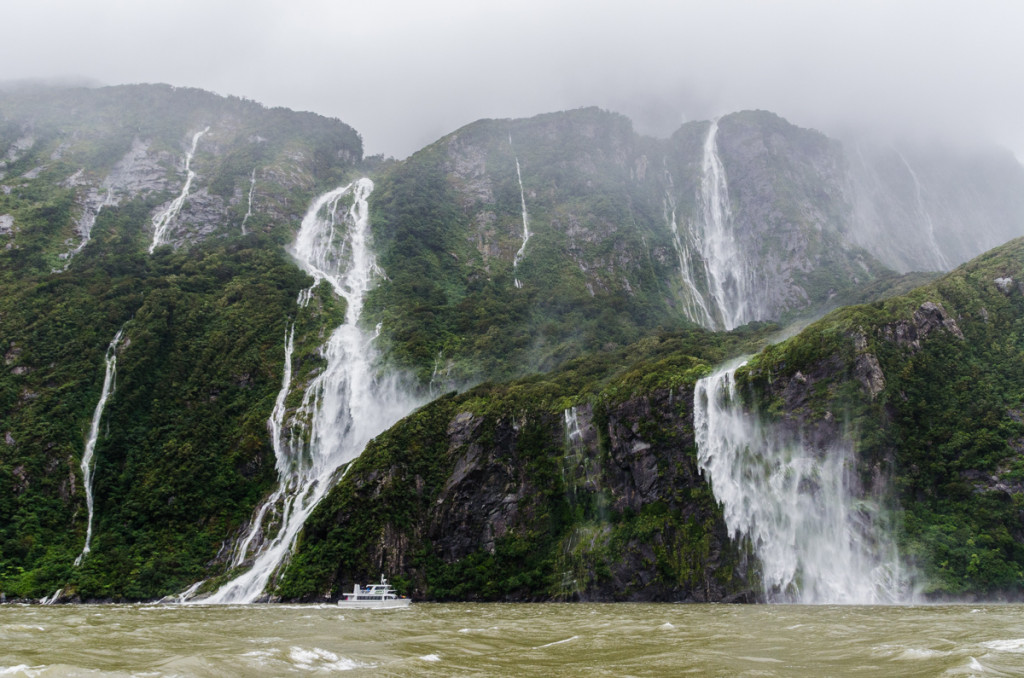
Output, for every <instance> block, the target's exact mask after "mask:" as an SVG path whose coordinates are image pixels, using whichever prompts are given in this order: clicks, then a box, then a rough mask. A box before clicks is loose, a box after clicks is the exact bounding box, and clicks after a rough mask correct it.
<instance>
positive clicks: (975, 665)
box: [967, 657, 985, 671]
mask: <svg viewBox="0 0 1024 678" xmlns="http://www.w3.org/2000/svg"><path fill="white" fill-rule="evenodd" d="M970 660H971V661H969V662H967V668H968V669H970V670H971V671H984V670H985V667H984V666H982V665H981V662H979V661H978V660H977V659H975V658H974V657H971V658H970Z"/></svg>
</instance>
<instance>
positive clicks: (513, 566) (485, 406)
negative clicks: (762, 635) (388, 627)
mask: <svg viewBox="0 0 1024 678" xmlns="http://www.w3.org/2000/svg"><path fill="white" fill-rule="evenodd" d="M774 329H775V328H773V327H770V326H764V327H761V328H759V329H757V330H756V331H755V330H754V329H753V328H748V329H747V330H745V331H744V332H737V333H731V334H714V333H709V332H705V331H701V330H694V331H690V332H686V333H681V334H662V335H658V336H652V337H649V338H647V339H644V340H643V341H641V342H639V343H638V344H635V345H633V346H630V347H627V348H624V349H620V350H618V351H613V352H608V353H598V354H594V355H591V356H588V357H585V358H578V359H575V360H572V361H569V362H568V363H566V364H565V365H564V366H562V367H560V368H558V369H556V370H554V371H553V372H551V373H549V374H544V375H534V376H532V377H528V378H525V379H521V380H518V381H515V382H511V383H508V384H504V385H495V384H483V385H481V386H478V387H476V388H474V389H471V390H470V391H468V392H466V393H464V394H461V395H456V394H449V395H446V396H444V397H441V398H439V399H437V400H435V401H434V402H432V403H430V404H429V405H427V406H425V407H423V408H421V409H420V410H419V411H417V412H415V413H414V414H412V415H410V416H409V417H407V418H406V419H404V420H403V421H402V422H400V423H399V424H397V425H396V426H395V427H393V428H392V429H391V430H389V431H387V432H386V433H384V434H382V435H380V436H378V437H377V438H376V439H375V440H374V441H373V442H371V443H370V445H369V446H368V447H367V449H366V451H365V452H364V453H363V455H362V456H361V457H359V459H357V460H356V461H354V462H353V463H352V465H351V467H350V468H349V470H348V472H347V473H346V475H345V477H344V479H343V480H342V481H341V482H340V483H339V484H338V486H337V487H336V488H335V489H334V490H333V491H332V492H331V493H330V494H329V495H328V497H327V498H326V499H325V500H324V501H323V503H321V505H320V506H319V507H318V508H317V510H316V511H315V512H314V513H313V515H312V516H311V517H310V520H309V521H308V522H307V524H306V528H305V530H304V532H303V536H302V538H301V540H300V544H299V546H298V549H297V551H296V553H295V554H294V556H293V558H292V561H291V564H290V566H289V567H288V569H287V570H286V573H285V576H284V578H283V580H282V582H281V584H280V586H279V588H278V591H277V593H278V594H279V595H281V596H283V597H284V598H288V599H303V600H312V599H318V598H320V597H321V596H323V595H337V594H338V593H339V592H340V591H341V590H342V589H345V588H348V587H349V586H350V585H351V583H352V582H354V581H366V580H369V579H373V578H375V577H376V575H377V573H378V572H379V571H380V570H381V569H382V568H383V569H384V570H385V571H390V572H395V573H397V572H401V573H403V579H402V583H403V585H404V586H405V587H406V589H405V590H406V591H407V592H410V593H412V592H415V593H416V594H417V595H419V596H426V597H428V598H431V599H437V600H449V599H452V600H458V599H465V598H467V597H468V598H474V599H483V600H533V599H538V600H539V599H550V598H569V599H576V598H587V597H595V596H596V597H605V598H615V599H632V598H634V597H637V596H641V597H643V596H647V597H655V598H658V599H680V598H682V599H710V598H712V595H711V594H710V593H706V594H705V593H702V592H709V591H726V592H728V593H729V594H733V593H739V592H744V591H746V589H747V587H748V586H749V583H748V581H746V580H745V579H743V578H742V577H740V576H738V575H737V568H739V567H740V565H739V563H740V562H741V558H740V554H738V553H737V552H736V551H735V549H734V547H733V546H731V545H729V544H728V543H725V542H727V540H726V538H725V536H724V525H723V524H722V522H721V515H720V513H719V509H718V506H717V504H716V502H715V501H714V498H713V496H712V495H711V493H710V490H709V488H708V487H707V485H706V484H704V482H703V480H698V473H697V471H696V465H695V449H694V447H693V437H692V435H693V434H692V429H691V424H690V423H689V420H688V419H687V417H688V415H689V409H690V407H691V404H692V400H693V396H692V387H693V384H694V383H695V382H696V380H697V379H698V378H700V377H701V376H703V375H704V374H706V373H707V371H709V370H710V369H711V367H712V365H713V364H714V363H716V362H718V361H720V360H722V359H724V357H725V356H726V355H733V354H736V353H739V352H748V351H751V350H754V348H755V347H756V346H759V345H760V344H761V343H763V341H764V339H765V337H766V336H767V335H768V333H769V331H770V330H774ZM673 394H674V395H673ZM573 406H581V407H584V408H589V410H590V411H592V413H593V414H592V419H593V422H594V430H595V431H597V436H598V438H597V439H596V440H592V441H591V443H589V444H588V446H587V447H586V448H585V449H579V450H577V449H576V448H574V447H573V446H572V445H571V444H570V443H569V442H568V441H567V439H566V435H567V434H566V431H565V424H564V415H563V412H564V410H565V409H567V408H569V407H573ZM460 422H461V423H460ZM513 422H514V423H513ZM631 426H632V427H634V428H635V430H636V431H638V432H639V433H638V434H637V435H638V438H637V439H638V440H642V441H643V442H644V444H645V445H648V446H654V447H655V452H652V456H651V459H652V460H653V463H655V464H656V466H657V468H656V469H654V470H652V469H648V468H647V467H646V466H644V465H643V464H640V463H639V462H637V461H636V460H635V459H633V458H632V454H633V453H632V452H630V451H629V450H631V449H633V448H631V447H624V445H625V444H624V443H621V442H613V441H612V439H611V438H610V437H609V436H610V435H611V434H610V433H609V432H610V431H612V430H615V431H619V430H620V429H621V428H622V427H625V428H626V429H628V428H629V427H631ZM460 427H466V428H460ZM461 431H465V432H464V433H463V432H461ZM615 435H616V436H623V435H626V436H629V435H631V434H629V433H624V432H619V433H616V434H615ZM630 465H636V468H634V469H633V470H630V471H623V468H629V467H630ZM624 474H625V475H624ZM636 474H641V475H643V474H648V475H649V476H650V477H648V478H647V480H648V481H650V482H653V483H655V484H656V486H657V491H649V494H650V496H645V497H644V498H642V499H641V498H638V497H636V496H633V495H632V494H631V493H634V492H636V490H635V489H629V488H632V487H633V483H634V482H640V481H637V480H635V479H634V476H635V475H636ZM651 474H653V475H651ZM512 498H514V506H515V508H511V506H512V505H510V504H509V503H508V502H509V501H513V499H512ZM482 514H489V515H490V518H489V519H485V518H484V517H483V515H482ZM496 516H497V517H496ZM488 520H490V521H492V522H490V523H488ZM488 524H490V525H491V526H492V527H493V525H495V524H499V525H505V527H506V528H507V531H505V532H504V533H503V534H492V533H490V532H489V530H490V529H492V528H489V527H488ZM495 529H501V528H495ZM488 534H492V536H491V537H490V538H488V536H487V535H488ZM624 567H625V570H626V571H625V572H623V569H624ZM634 570H635V571H634ZM622 577H625V580H622ZM704 595H706V596H707V597H706V598H702V597H701V596H704Z"/></svg>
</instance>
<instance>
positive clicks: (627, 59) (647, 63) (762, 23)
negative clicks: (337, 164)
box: [0, 0, 1024, 158]
mask: <svg viewBox="0 0 1024 678" xmlns="http://www.w3.org/2000/svg"><path fill="white" fill-rule="evenodd" d="M4 24H5V27H6V28H7V30H6V31H5V32H4V39H3V40H2V41H0V62H2V63H3V64H4V68H3V70H2V71H0V79H3V80H21V79H26V78H54V77H81V78H85V79H89V80H92V81H99V82H102V83H104V84H121V83H135V82H168V83H170V84H173V85H178V86H189V87H200V88H204V89H209V90H213V91H216V92H218V93H221V94H233V95H236V96H242V97H246V98H251V99H255V100H258V101H260V102H263V103H266V104H268V105H271V106H286V107H289V108H293V109H299V110H303V109H305V110H313V111H316V112H318V113H321V114H324V115H329V116H334V117H338V118H340V119H341V120H343V121H345V122H346V123H348V124H350V125H352V126H354V127H355V128H356V129H357V130H359V132H360V133H361V134H362V135H363V137H364V139H365V143H366V150H367V152H368V153H371V154H372V153H384V154H388V155H394V156H396V157H404V156H406V155H408V154H409V153H412V152H413V151H415V150H416V149H418V148H420V147H422V146H424V145H425V144H427V143H429V142H431V141H433V140H434V139H437V138H438V137H439V136H441V135H443V134H445V133H447V132H449V131H451V130H453V129H456V128H457V127H459V126H461V125H463V124H465V123H468V122H471V121H473V120H476V119H478V118H484V117H502V118H504V117H522V116H529V115H533V114H536V113H540V112H545V111H553V110H559V109H567V108H575V107H580V106H589V105H598V106H601V107H604V108H607V109H611V110H615V111H619V112H622V113H625V114H626V115H628V116H630V117H631V118H632V119H633V120H634V123H635V125H636V127H637V129H638V130H639V131H641V132H646V133H651V134H656V135H664V134H667V133H669V132H670V131H672V130H673V129H675V128H676V127H677V126H678V125H679V123H680V122H683V121H685V120H695V119H708V118H711V117H715V116H718V115H721V114H724V113H727V112H730V111H735V110H739V109H745V108H762V109H768V110H772V111H774V112H776V113H779V114H780V115H783V116H785V117H786V118H787V119H789V120H791V121H793V122H795V123H797V124H801V125H806V126H812V127H817V128H819V129H823V130H824V131H826V132H829V133H831V134H839V135H845V134H848V133H854V132H856V133H860V132H861V131H862V130H863V129H865V128H869V129H872V130H879V129H880V130H882V131H885V132H890V133H891V132H895V133H898V134H900V135H901V136H902V134H903V133H905V132H908V131H912V132H914V133H915V134H917V135H920V136H922V137H924V138H925V139H926V140H931V139H933V138H935V137H941V138H943V139H945V140H947V141H952V142H980V143H989V142H995V143H999V144H1002V145H1005V146H1007V147H1009V148H1011V149H1012V150H1013V151H1015V152H1016V154H1017V156H1018V158H1021V157H1024V122H1022V120H1024V116H1022V115H1021V112H1022V111H1024V92H1022V91H1021V89H1020V88H1019V87H1018V86H1017V84H1018V83H1020V82H1021V81H1024V47H1022V43H1021V41H1020V39H1019V27H1020V26H1021V25H1024V5H1020V4H1019V3H1013V2H1009V1H996V2H988V3H984V4H983V5H971V6H968V5H967V4H966V3H957V2H949V1H942V2H930V1H926V0H912V1H908V2H901V3H889V2H875V1H872V2H858V3H848V4H846V5H844V6H841V7H835V6H833V3H818V2H813V1H811V0H791V1H786V2H772V3H755V2H743V1H738V0H730V1H729V2H716V3H707V2H705V3H697V2H684V3H677V2H661V1H658V0H642V1H641V2H633V3H626V4H623V3H612V2H607V1H605V0H601V1H600V2H582V1H581V0H570V1H568V2H559V3H544V2H539V1H537V0H524V1H522V2H516V3H500V4H498V3H473V2H467V1H465V0H441V1H439V2H433V3H415V2H410V1H408V0H385V1H381V2H376V3H353V2H329V1H327V0H301V1H298V2H292V3H278V2H271V1H270V0H254V1H252V2H248V3H245V4H244V5H242V4H239V3H229V2H199V1H198V0H182V1H180V2H174V3H171V2H147V3H126V2H119V1H117V0H90V1H89V2H70V1H67V0H34V1H32V2H28V1H25V0H12V1H11V2H7V3H5V6H4Z"/></svg>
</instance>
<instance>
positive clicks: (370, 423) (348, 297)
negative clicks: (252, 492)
mask: <svg viewBox="0 0 1024 678" xmlns="http://www.w3.org/2000/svg"><path fill="white" fill-rule="evenodd" d="M372 190H373V182H372V181H370V180H369V179H360V180H358V181H356V182H354V183H353V184H350V185H348V186H344V187H341V188H337V189H335V190H333V191H330V192H329V193H326V194H324V195H322V196H320V197H319V198H317V199H316V200H315V201H314V203H313V205H312V206H311V207H310V208H309V211H308V212H307V213H306V216H305V217H304V218H303V220H302V225H301V227H300V229H299V233H298V236H297V238H296V240H295V243H294V244H293V246H292V248H291V253H292V255H293V256H294V257H295V259H296V261H297V262H298V264H299V265H300V266H301V267H302V268H303V269H304V270H305V271H306V272H307V273H309V274H310V275H311V276H312V277H313V278H314V280H315V282H314V284H313V287H310V288H309V289H306V290H303V291H302V292H301V293H300V294H299V298H298V304H299V305H300V306H305V305H307V304H308V303H309V302H310V300H311V298H312V296H313V289H314V288H315V287H316V286H317V285H319V284H320V282H321V281H327V282H328V283H329V284H330V285H331V287H332V288H333V290H334V292H335V293H336V294H338V295H339V296H341V297H343V298H344V299H345V301H346V302H347V304H348V307H347V311H346V314H345V322H344V323H343V324H342V325H340V326H339V327H337V328H336V329H335V330H334V331H333V332H332V333H331V336H330V338H329V339H328V340H327V342H326V343H324V344H323V345H322V346H321V347H320V355H321V356H322V357H323V358H324V359H325V361H326V366H325V367H324V369H323V370H322V371H321V372H320V373H319V374H317V376H316V377H314V378H313V379H312V380H311V381H310V382H309V383H308V384H307V385H306V388H305V391H304V393H303V396H302V402H301V405H300V406H299V408H298V409H297V410H296V411H295V412H294V413H293V415H292V416H291V418H290V419H287V421H286V416H287V414H286V411H285V398H286V397H287V395H288V393H289V391H290V389H291V381H292V375H291V371H292V365H291V358H292V350H293V342H294V327H293V328H290V329H289V331H288V336H287V338H286V339H287V340H286V346H285V377H284V380H283V383H282V387H281V392H280V393H279V394H278V397H277V401H276V403H275V406H274V410H273V413H272V415H271V417H270V420H269V421H268V428H269V429H270V433H271V438H272V442H273V445H274V453H275V455H276V457H277V471H278V476H279V484H278V487H277V489H276V490H275V491H274V492H273V493H272V494H271V496H270V497H269V498H268V499H267V500H266V501H265V502H264V503H263V504H262V505H261V506H260V507H259V508H258V509H257V510H256V513H255V514H254V516H253V519H252V523H251V525H250V526H249V529H248V531H247V533H246V535H245V536H244V537H243V538H242V539H241V540H240V541H239V543H238V546H237V547H236V550H235V553H234V558H233V564H235V565H240V564H241V563H243V562H245V561H246V560H247V559H248V558H250V557H251V558H252V559H253V562H252V566H251V567H250V569H249V570H247V571H246V572H244V573H243V574H241V575H239V576H238V577H236V578H235V579H233V580H231V581H229V582H228V583H226V584H225V585H224V586H222V587H221V588H220V589H219V590H218V591H217V592H216V593H214V594H213V596H211V597H210V598H208V599H206V600H205V601H204V602H207V603H247V602H253V601H255V600H257V599H258V598H259V597H260V596H261V595H262V594H263V592H264V589H265V588H266V587H267V584H268V582H269V581H270V578H271V576H273V574H274V573H275V572H276V571H277V570H278V569H279V568H280V566H281V564H282V563H283V562H284V561H285V559H286V558H287V556H288V554H289V553H290V552H291V549H292V547H293V545H294V543H295V539H296V537H297V536H298V533H299V531H300V529H301V528H302V526H303V524H304V523H305V521H306V519H307V518H308V517H309V515H310V513H312V511H313V509H314V508H315V507H316V505H317V504H318V503H319V502H320V500H321V499H323V497H324V496H325V495H326V494H327V492H328V491H329V490H330V489H331V487H332V486H333V484H334V482H335V481H336V479H337V474H338V470H339V469H340V468H341V467H342V466H343V465H345V464H347V463H348V462H350V461H352V460H353V459H355V458H356V457H358V456H359V455H360V454H361V453H362V451H363V448H364V447H365V446H366V444H367V443H368V442H369V441H370V439H371V438H372V437H373V436H375V435H377V434H378V433H380V432H382V431H384V430H385V429H386V428H388V427H389V426H391V425H392V424H394V423H395V422H396V421H398V420H399V419H400V418H401V417H403V416H405V415H406V414H408V413H409V412H410V411H411V410H412V408H413V407H414V406H415V405H416V404H417V403H415V402H414V401H413V400H412V399H411V398H410V397H408V396H407V395H405V394H403V393H402V391H401V390H400V389H399V387H398V385H397V382H396V381H395V380H394V379H388V378H381V377H379V376H378V375H376V374H375V372H374V369H373V363H374V357H375V352H374V350H373V348H372V343H373V340H374V338H375V337H374V336H369V335H367V334H366V333H365V332H363V330H362V329H360V327H359V319H360V317H361V315H362V310H363V299H364V296H365V294H366V292H367V290H368V289H369V287H370V284H371V282H372V280H373V277H374V275H375V274H377V273H378V272H379V269H378V268H377V265H376V262H375V260H374V257H373V254H372V252H371V251H370V248H369V245H368V236H369V233H368V231H369V214H368V212H369V209H368V205H367V199H368V197H369V195H370V193H371V191H372ZM346 196H351V199H352V203H351V207H350V208H349V210H348V211H347V213H346V212H344V210H343V209H340V207H341V205H342V198H344V197H346ZM286 431H287V435H286ZM268 514H272V515H275V516H278V517H279V522H280V527H279V528H278V530H277V532H276V534H275V535H273V537H272V538H266V539H264V540H262V542H261V543H260V544H259V546H258V547H257V548H256V550H255V553H254V554H251V553H249V551H250V549H251V548H252V545H253V544H254V543H256V542H257V539H256V537H257V535H259V534H262V533H263V531H264V529H265V528H264V520H265V518H266V516H267V515H268Z"/></svg>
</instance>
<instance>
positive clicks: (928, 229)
mask: <svg viewBox="0 0 1024 678" xmlns="http://www.w3.org/2000/svg"><path fill="white" fill-rule="evenodd" d="M896 155H898V156H899V157H900V160H901V161H902V162H903V166H904V167H906V168H907V173H909V174H910V178H911V179H912V180H913V181H914V191H915V195H916V196H917V211H918V212H919V213H920V214H921V218H922V219H923V220H924V230H925V235H927V236H928V244H929V245H930V246H931V250H932V252H931V254H932V260H933V261H934V262H935V270H936V271H948V270H950V269H951V268H953V267H952V266H951V265H950V264H949V259H947V258H946V255H944V254H943V253H942V248H940V247H939V243H938V241H936V240H935V223H934V222H933V221H932V217H931V215H930V214H929V213H928V208H927V207H926V206H925V202H924V196H923V195H922V194H921V182H920V181H918V178H917V172H915V171H914V168H913V167H911V166H910V163H909V162H907V159H906V158H905V157H903V154H902V153H900V152H899V151H897V152H896Z"/></svg>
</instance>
